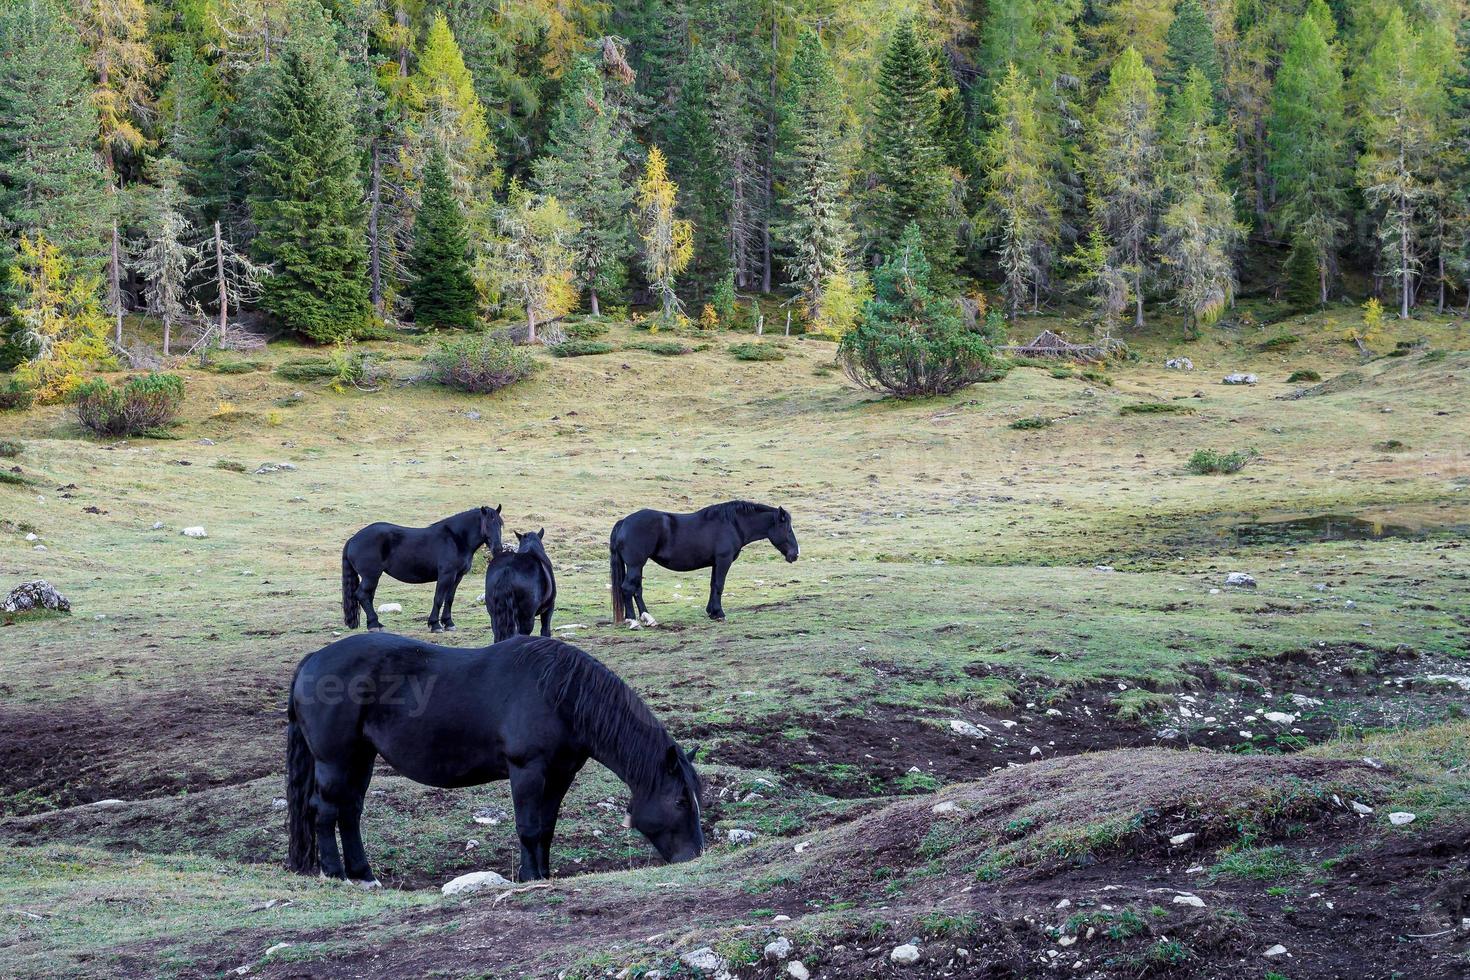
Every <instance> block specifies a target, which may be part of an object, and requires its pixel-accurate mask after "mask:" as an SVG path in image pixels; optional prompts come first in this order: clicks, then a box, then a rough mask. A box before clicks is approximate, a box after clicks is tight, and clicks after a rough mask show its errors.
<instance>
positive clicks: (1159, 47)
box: [1088, 0, 1173, 76]
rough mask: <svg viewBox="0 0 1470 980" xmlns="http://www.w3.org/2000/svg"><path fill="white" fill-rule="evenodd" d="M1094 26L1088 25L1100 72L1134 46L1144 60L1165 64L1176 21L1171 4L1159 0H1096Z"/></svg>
mask: <svg viewBox="0 0 1470 980" xmlns="http://www.w3.org/2000/svg"><path fill="white" fill-rule="evenodd" d="M1092 6H1093V7H1094V10H1095V11H1096V12H1095V13H1094V14H1093V15H1092V17H1090V18H1088V19H1089V20H1092V19H1093V18H1096V21H1097V24H1096V26H1095V27H1091V28H1089V29H1088V34H1089V35H1090V36H1091V38H1092V42H1093V43H1092V47H1093V50H1094V52H1095V53H1096V55H1097V66H1098V69H1099V73H1100V74H1103V75H1104V76H1105V75H1106V74H1107V72H1106V71H1102V70H1103V69H1106V68H1108V66H1109V65H1110V63H1114V62H1116V61H1117V59H1118V58H1121V57H1122V56H1123V53H1124V52H1125V51H1126V50H1128V49H1129V48H1132V49H1133V50H1134V51H1135V52H1137V53H1138V54H1139V55H1140V56H1141V57H1142V60H1143V62H1144V63H1145V64H1147V65H1149V66H1157V67H1162V66H1163V65H1164V64H1165V59H1166V57H1167V54H1168V49H1169V44H1168V41H1167V35H1168V32H1169V25H1170V24H1171V23H1172V22H1173V11H1172V10H1171V9H1170V5H1169V4H1168V3H1166V2H1160V0H1095V2H1094V3H1093V5H1092Z"/></svg>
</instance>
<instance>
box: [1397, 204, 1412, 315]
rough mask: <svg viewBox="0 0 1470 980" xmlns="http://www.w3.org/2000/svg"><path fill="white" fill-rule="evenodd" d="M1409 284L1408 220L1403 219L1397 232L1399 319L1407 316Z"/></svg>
mask: <svg viewBox="0 0 1470 980" xmlns="http://www.w3.org/2000/svg"><path fill="white" fill-rule="evenodd" d="M1411 285H1412V284H1411V283H1410V281H1409V229H1408V222H1407V221H1405V222H1404V226H1403V227H1402V228H1401V229H1400V233H1399V319H1400V320H1407V319H1408V318H1409V289H1410V288H1411Z"/></svg>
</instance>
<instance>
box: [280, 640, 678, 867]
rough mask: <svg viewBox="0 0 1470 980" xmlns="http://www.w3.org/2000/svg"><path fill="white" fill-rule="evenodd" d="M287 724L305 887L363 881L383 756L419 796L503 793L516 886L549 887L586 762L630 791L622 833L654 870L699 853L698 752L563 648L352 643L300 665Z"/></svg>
mask: <svg viewBox="0 0 1470 980" xmlns="http://www.w3.org/2000/svg"><path fill="white" fill-rule="evenodd" d="M286 718H287V727H286V800H287V815H288V829H289V833H290V841H291V849H290V866H291V868H292V870H294V871H298V872H301V873H302V874H310V873H311V872H314V871H318V870H320V872H321V873H322V874H323V875H325V876H326V877H329V878H343V877H346V878H352V879H354V880H357V881H361V882H363V883H365V884H369V885H370V884H372V883H373V882H374V879H373V872H372V869H371V868H370V867H369V866H368V859H367V854H366V853H365V852H364V851H363V847H362V835H361V833H360V830H359V827H360V821H361V817H362V805H363V799H364V797H365V796H366V794H367V789H368V781H369V780H370V779H372V775H373V761H374V759H375V758H376V757H377V756H379V755H381V756H382V757H383V758H384V760H386V761H387V762H388V764H389V765H391V766H393V768H394V769H397V770H398V771H399V772H400V773H402V774H403V775H405V776H407V777H408V778H409V779H412V780H415V781H417V782H420V783H426V784H428V785H430V786H440V787H445V788H458V787H461V786H478V785H481V784H483V783H488V782H492V781H494V780H498V779H506V778H509V779H510V792H511V797H512V798H513V799H514V801H515V814H516V833H517V834H518V835H519V836H520V840H521V858H520V870H519V872H518V877H519V880H521V881H528V880H531V879H534V878H545V877H546V876H548V875H549V874H550V873H551V837H552V834H553V832H554V831H555V830H556V818H557V814H558V812H559V811H560V809H561V802H562V798H563V797H564V796H565V795H566V792H567V788H568V787H569V786H571V784H572V778H573V777H574V776H576V774H577V771H578V770H579V769H581V768H582V765H583V764H584V763H585V762H586V761H587V759H588V758H589V757H590V758H593V759H596V760H597V761H598V762H601V763H602V764H603V765H605V766H607V767H608V768H609V769H611V770H612V771H613V773H614V774H616V775H617V776H618V778H619V779H621V780H622V781H623V782H624V783H627V785H628V788H629V789H630V790H632V802H631V804H630V805H629V811H628V818H629V822H630V823H631V826H633V827H636V828H637V829H638V830H639V831H640V832H641V833H642V834H643V836H645V837H647V838H648V840H649V842H650V843H652V844H653V846H654V848H656V849H657V850H658V853H659V854H660V855H662V857H663V858H664V860H665V861H688V860H690V859H692V858H696V857H698V856H699V855H700V854H701V853H703V851H704V834H703V832H702V831H701V829H700V825H699V817H700V811H699V793H700V782H699V776H698V775H697V774H696V773H695V771H694V766H693V764H692V763H693V762H694V756H695V753H697V752H698V751H699V750H698V749H697V748H696V749H691V750H690V751H689V752H688V753H687V754H686V753H685V752H684V751H683V750H682V749H680V748H679V746H678V745H677V744H675V742H674V740H673V738H671V737H670V736H669V733H668V732H667V731H665V730H664V727H663V725H661V724H659V722H658V719H656V718H654V716H653V713H652V712H650V711H649V710H648V706H647V705H646V704H644V703H643V701H642V699H640V698H639V697H638V695H637V694H635V693H634V692H633V689H632V688H630V687H629V686H628V685H627V684H625V683H623V681H622V680H621V679H620V678H619V677H618V676H617V675H616V674H614V673H613V672H612V671H611V670H608V669H607V667H605V666H603V665H602V664H601V663H600V662H598V661H597V660H595V659H594V658H593V657H591V656H589V655H588V654H586V653H584V652H582V651H581V650H578V649H577V648H576V647H574V646H572V645H571V644H568V643H563V642H562V641H560V640H552V639H543V638H541V637H524V636H517V637H513V638H512V639H509V640H506V641H505V642H504V643H497V644H495V645H494V646H489V647H483V648H481V649H455V648H453V647H442V646H436V645H434V644H432V643H425V642H422V641H419V640H415V639H411V638H409V637H405V636H395V635H393V634H358V635H356V636H349V637H346V638H344V639H341V640H338V641H337V642H335V643H332V644H329V645H327V646H325V647H322V648H321V649H320V650H318V651H316V652H315V653H313V654H310V655H308V656H307V657H306V659H305V660H303V661H301V664H300V666H298V667H297V668H296V676H295V678H294V679H293V680H292V682H291V700H290V703H289V705H288V707H287V713H286ZM339 829H340V830H341V832H342V852H340V853H339V852H338V850H337V834H336V832H337V831H338V830H339ZM344 858H345V864H344Z"/></svg>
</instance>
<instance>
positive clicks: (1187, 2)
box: [1159, 0, 1225, 99]
mask: <svg viewBox="0 0 1470 980" xmlns="http://www.w3.org/2000/svg"><path fill="white" fill-rule="evenodd" d="M1164 41H1165V43H1166V44H1167V45H1168V50H1167V53H1166V55H1165V66H1164V70H1163V71H1162V72H1161V73H1160V77H1159V82H1160V85H1161V87H1162V88H1163V90H1164V91H1165V92H1172V91H1174V90H1175V89H1177V88H1179V87H1180V86H1181V85H1183V84H1184V82H1185V79H1186V78H1187V77H1188V75H1189V69H1191V68H1198V69H1199V70H1200V73H1201V74H1203V75H1204V76H1205V78H1206V79H1207V80H1208V81H1209V83H1210V97H1211V98H1213V99H1219V98H1220V96H1221V94H1222V92H1223V90H1224V81H1225V72H1224V69H1222V68H1221V67H1220V52H1219V51H1218V50H1216V48H1215V31H1214V28H1212V27H1211V26H1210V18H1209V15H1207V14H1206V13H1205V8H1204V7H1203V6H1201V5H1200V2H1199V0H1179V6H1178V7H1176V8H1175V9H1174V20H1173V21H1172V22H1171V23H1170V24H1169V30H1168V33H1166V34H1165V35H1164Z"/></svg>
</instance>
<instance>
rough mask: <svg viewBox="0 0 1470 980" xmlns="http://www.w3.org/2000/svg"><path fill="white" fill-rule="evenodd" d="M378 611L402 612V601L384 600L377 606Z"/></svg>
mask: <svg viewBox="0 0 1470 980" xmlns="http://www.w3.org/2000/svg"><path fill="white" fill-rule="evenodd" d="M378 612H379V613H401V612H403V604H402V603H398V602H385V603H383V604H382V605H381V606H379V607H378Z"/></svg>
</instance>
